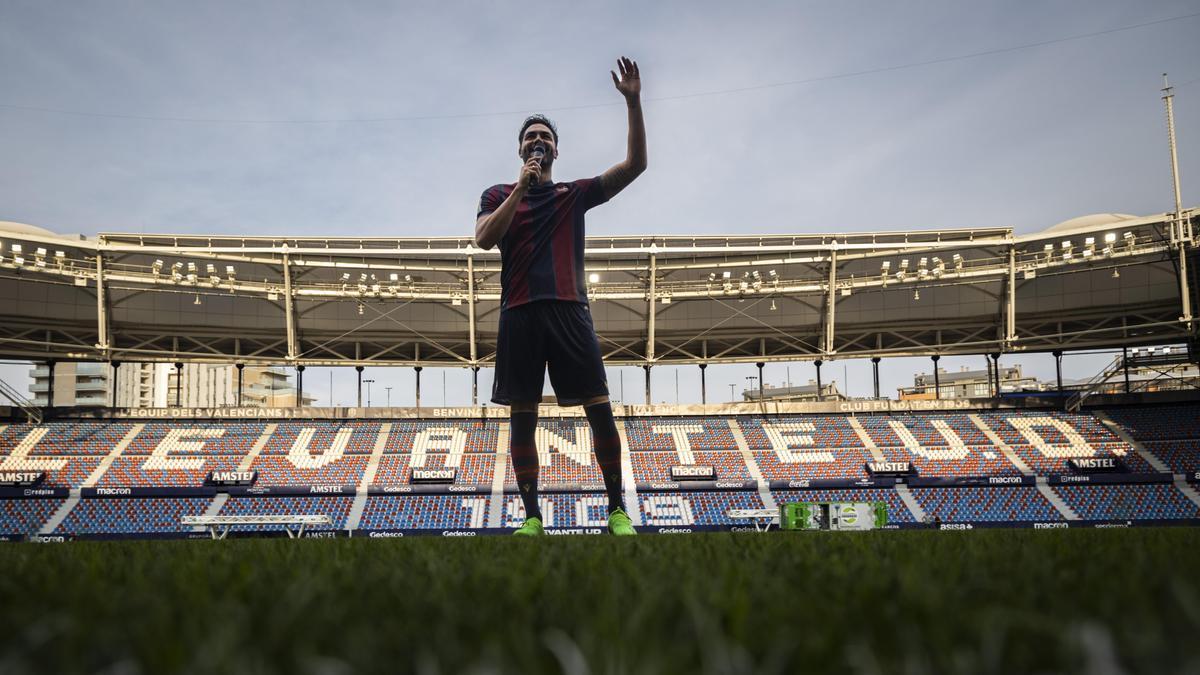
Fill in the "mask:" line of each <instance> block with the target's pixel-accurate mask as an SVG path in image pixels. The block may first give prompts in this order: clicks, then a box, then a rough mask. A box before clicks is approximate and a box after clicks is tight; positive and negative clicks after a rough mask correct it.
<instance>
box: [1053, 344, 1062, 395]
mask: <svg viewBox="0 0 1200 675" xmlns="http://www.w3.org/2000/svg"><path fill="white" fill-rule="evenodd" d="M1050 353H1051V354H1053V355H1054V374H1055V376H1056V377H1057V379H1058V395H1059V396H1062V393H1063V388H1062V356H1063V353H1062V350H1061V349H1055V350H1054V351H1052V352H1050Z"/></svg>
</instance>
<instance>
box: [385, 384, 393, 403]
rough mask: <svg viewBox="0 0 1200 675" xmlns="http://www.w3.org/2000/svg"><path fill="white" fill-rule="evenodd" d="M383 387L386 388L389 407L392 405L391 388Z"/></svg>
mask: <svg viewBox="0 0 1200 675" xmlns="http://www.w3.org/2000/svg"><path fill="white" fill-rule="evenodd" d="M384 389H387V407H389V408H390V407H392V388H391V387H384Z"/></svg>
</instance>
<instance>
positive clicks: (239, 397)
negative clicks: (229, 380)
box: [234, 363, 246, 408]
mask: <svg viewBox="0 0 1200 675" xmlns="http://www.w3.org/2000/svg"><path fill="white" fill-rule="evenodd" d="M234 367H235V368H237V374H238V390H237V391H238V393H237V404H238V407H239V408H240V407H242V375H243V372H242V371H244V370H246V364H244V363H239V364H236V365H235V366H234Z"/></svg>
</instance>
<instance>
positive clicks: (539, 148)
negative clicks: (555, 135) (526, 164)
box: [529, 143, 546, 186]
mask: <svg viewBox="0 0 1200 675" xmlns="http://www.w3.org/2000/svg"><path fill="white" fill-rule="evenodd" d="M545 156H546V146H545V145H542V144H541V143H537V144H535V145H534V146H533V149H532V150H530V151H529V157H530V159H536V160H537V162H538V166H541V165H542V158H543V157H545ZM532 180H533V179H532V178H531V179H530V181H531V182H530V185H531V186H532V185H534V184H535V183H533V182H532Z"/></svg>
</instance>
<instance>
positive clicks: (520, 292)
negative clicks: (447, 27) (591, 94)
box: [475, 57, 646, 535]
mask: <svg viewBox="0 0 1200 675" xmlns="http://www.w3.org/2000/svg"><path fill="white" fill-rule="evenodd" d="M617 69H618V70H619V71H620V76H618V74H617V73H616V72H612V78H613V84H614V85H616V88H617V91H618V92H620V93H621V95H623V96H624V97H625V104H626V109H627V112H628V117H629V138H628V147H627V151H626V155H625V161H623V162H621V163H619V164H617V165H615V166H613V167H612V168H610V169H609V170H608V171H605V172H604V173H602V174H600V175H599V176H597V177H595V178H585V179H581V180H576V181H572V182H570V183H556V182H554V180H553V179H552V178H551V173H552V172H553V169H554V160H555V159H556V158H557V157H558V129H556V128H555V126H554V123H553V122H551V121H550V120H549V119H547V118H546V117H544V116H542V115H533V116H532V117H529V118H528V119H526V120H525V123H524V124H522V125H521V131H520V133H519V134H518V135H517V143H518V145H517V154H518V156H519V157H520V158H521V161H522V162H523V165H522V166H521V172H520V174H519V175H518V176H517V182H516V183H511V184H508V185H493V186H492V187H490V188H488V189H487V190H484V192H483V196H482V197H481V198H480V200H479V211H478V219H477V220H476V221H475V242H476V243H477V244H478V245H479V246H480V247H481V248H483V249H490V248H491V247H493V246H496V245H499V246H500V260H501V272H500V288H501V292H500V330H499V337H498V340H497V346H496V379H495V383H494V385H493V387H492V401H494V402H495V403H499V404H501V405H508V406H510V408H511V417H510V418H509V419H510V422H511V435H510V439H511V440H510V446H509V447H510V455H511V457H512V464H513V472H514V473H515V474H516V475H517V486H518V488H519V489H520V491H521V501H522V502H523V503H524V504H525V522H524V524H522V526H521V527H520V528H519V529H517V530H516V532H515V533H514V534H517V535H540V534H542V533H543V530H542V512H541V508H540V506H539V504H538V456H537V446H536V445H535V442H534V432H535V431H536V430H537V415H538V403H539V402H541V399H542V380H543V377H544V376H545V372H546V367H547V364H548V365H549V368H550V383H551V384H552V385H553V386H554V393H555V395H556V396H557V397H558V403H559V405H563V406H573V405H582V406H583V409H584V412H586V413H587V420H588V425H589V426H590V427H591V429H592V442H593V444H594V447H595V452H596V461H597V463H598V464H599V465H600V472H601V474H602V475H603V476H604V489H605V491H606V492H607V493H608V531H609V532H611V533H613V534H615V535H632V534H637V532H636V530H634V529H633V523H632V521H630V519H629V514H628V513H626V511H625V503H624V498H623V497H622V494H621V438H620V437H619V436H618V435H617V424H616V421H615V420H614V419H613V413H612V405H611V404H609V401H608V379H607V378H606V377H605V374H604V363H603V361H602V360H601V357H600V342H599V341H598V340H597V339H596V329H595V327H594V326H593V325H592V315H591V312H590V311H589V309H588V299H587V287H586V286H585V285H584V274H583V236H584V226H583V215H584V213H586V212H587V210H588V209H590V208H592V207H593V206H599V205H600V204H603V203H604V202H606V201H608V200H609V199H612V197H613V196H614V195H616V194H617V193H618V192H620V191H621V190H624V189H625V187H626V186H628V185H629V184H630V183H632V182H633V179H635V178H637V177H638V175H640V174H641V173H642V172H643V171H645V170H646V128H645V124H643V122H642V103H641V91H642V82H641V78H640V73H639V72H638V66H637V63H636V62H634V61H631V60H630V59H627V58H625V57H621V58H620V59H619V60H618V61H617Z"/></svg>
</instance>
